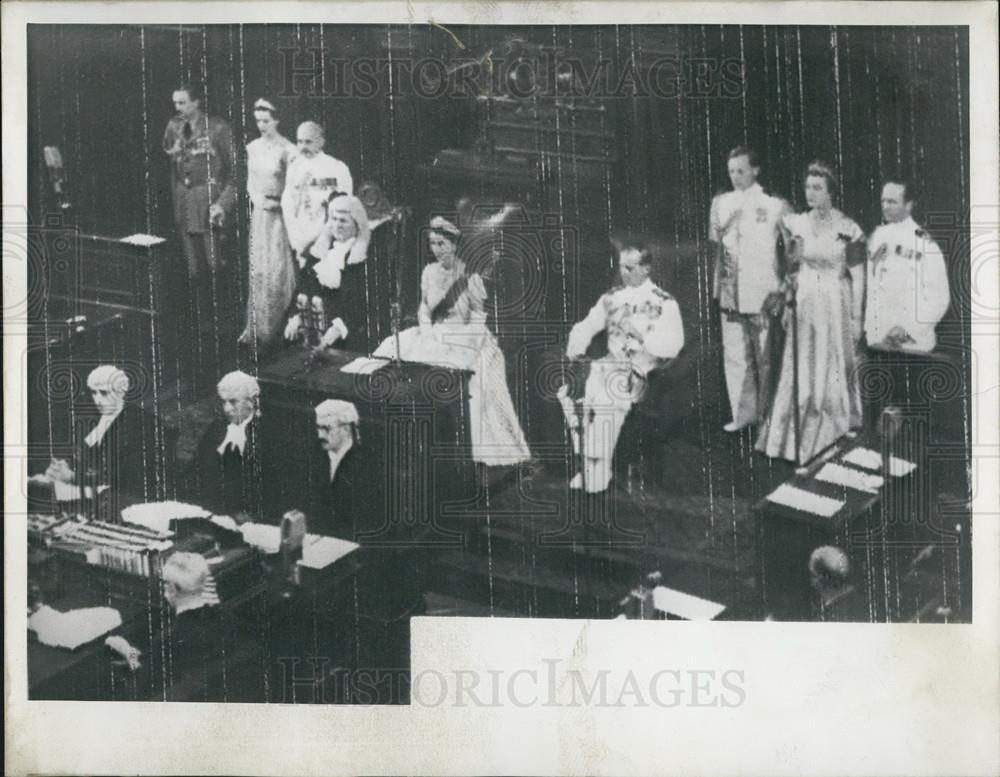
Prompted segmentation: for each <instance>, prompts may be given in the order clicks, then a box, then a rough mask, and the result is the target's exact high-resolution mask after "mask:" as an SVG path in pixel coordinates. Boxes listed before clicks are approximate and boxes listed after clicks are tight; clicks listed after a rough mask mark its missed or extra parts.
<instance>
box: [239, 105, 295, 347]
mask: <svg viewBox="0 0 1000 777" xmlns="http://www.w3.org/2000/svg"><path fill="white" fill-rule="evenodd" d="M253 113H254V118H255V119H256V121H257V129H258V130H259V131H260V137H259V138H257V139H256V140H253V141H251V142H250V143H249V144H247V193H248V194H249V195H250V205H251V215H250V293H249V295H248V298H247V323H246V327H245V328H244V330H243V333H242V334H241V335H240V342H241V343H244V344H250V343H252V342H256V343H257V344H259V345H264V346H266V345H268V344H270V343H271V342H272V341H273V340H274V338H275V337H276V335H277V334H278V333H279V331H280V330H281V327H282V323H283V321H284V317H285V313H286V311H287V310H288V305H289V303H290V302H291V300H292V295H293V294H294V292H295V268H294V266H293V262H292V249H291V246H290V245H289V243H288V235H287V233H286V232H285V223H284V220H283V219H282V216H281V193H282V191H283V190H284V188H285V172H286V170H287V169H288V163H289V161H290V159H291V157H292V154H293V152H294V151H295V146H294V145H293V144H292V143H291V142H290V141H289V140H288V139H286V138H285V137H283V136H282V135H280V134H279V133H278V112H277V110H276V109H275V107H274V105H273V104H272V103H270V102H269V101H268V100H264V99H260V100H257V102H256V103H254V111H253Z"/></svg>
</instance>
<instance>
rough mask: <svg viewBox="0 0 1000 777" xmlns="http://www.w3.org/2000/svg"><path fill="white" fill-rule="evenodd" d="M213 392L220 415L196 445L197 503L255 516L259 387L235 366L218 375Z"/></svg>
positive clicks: (258, 486) (218, 511)
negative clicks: (228, 371)
mask: <svg viewBox="0 0 1000 777" xmlns="http://www.w3.org/2000/svg"><path fill="white" fill-rule="evenodd" d="M217 391H218V394H219V400H220V401H221V402H222V412H223V414H224V415H225V418H224V419H222V418H220V419H217V420H215V421H213V422H212V423H211V424H210V425H209V427H208V429H206V430H205V433H204V434H203V435H202V438H201V442H200V443H199V444H198V457H197V466H198V472H197V477H198V497H197V498H198V503H199V504H200V505H201V506H202V507H204V508H205V509H207V510H211V511H212V512H214V513H216V514H217V515H229V516H232V517H234V518H245V517H247V516H248V515H249V516H256V513H258V512H259V511H260V510H261V508H262V504H261V490H262V487H263V483H262V479H263V478H262V474H261V469H260V451H259V447H260V444H261V433H260V408H259V401H260V386H259V385H258V384H257V380H256V379H255V378H254V377H252V376H251V375H247V374H246V373H245V372H241V371H240V370H235V371H234V372H230V373H228V374H227V375H224V376H223V378H222V380H220V381H219V384H218V386H217ZM255 519H256V517H255Z"/></svg>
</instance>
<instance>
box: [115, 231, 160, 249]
mask: <svg viewBox="0 0 1000 777" xmlns="http://www.w3.org/2000/svg"><path fill="white" fill-rule="evenodd" d="M119 242H121V243H128V244H129V245H133V246H142V247H143V248H149V247H150V246H158V245H159V244H160V243H166V242H167V241H166V239H165V238H162V237H157V236H156V235H145V234H143V233H141V232H138V233H136V234H134V235H129V236H128V237H123V238H122V239H121V240H120V241H119Z"/></svg>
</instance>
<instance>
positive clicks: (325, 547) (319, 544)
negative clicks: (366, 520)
mask: <svg viewBox="0 0 1000 777" xmlns="http://www.w3.org/2000/svg"><path fill="white" fill-rule="evenodd" d="M240 529H241V530H242V531H243V539H244V540H245V541H246V543H247V544H248V545H253V546H254V547H255V548H259V549H260V550H262V551H263V552H264V553H277V552H278V551H279V550H281V527H280V526H271V525H270V524H265V523H245V524H243V525H242V526H241V527H240ZM360 547H361V546H360V545H358V544H357V543H356V542H348V541H347V540H342V539H339V538H337V537H326V536H323V535H322V534H307V535H306V536H305V539H304V540H303V541H302V559H301V560H300V561H299V562H298V563H299V564H300V565H302V566H304V567H308V568H309V569H323V568H324V567H328V566H330V564H332V563H333V562H335V561H337V560H338V559H341V558H343V557H344V556H346V555H347V554H348V553H352V552H354V551H355V550H357V549H358V548H360Z"/></svg>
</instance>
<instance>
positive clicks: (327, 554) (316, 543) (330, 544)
mask: <svg viewBox="0 0 1000 777" xmlns="http://www.w3.org/2000/svg"><path fill="white" fill-rule="evenodd" d="M360 547H361V546H360V545H358V543H356V542H349V541H348V540H342V539H340V538H338V537H324V536H321V535H318V534H307V535H306V538H305V541H304V542H303V543H302V560H301V561H299V564H300V565H302V566H304V567H308V568H309V569H323V568H324V567H328V566H330V564H332V563H333V562H335V561H337V560H339V559H342V558H343V557H344V556H346V555H347V554H349V553H353V552H354V551H356V550H357V549H358V548H360Z"/></svg>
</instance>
